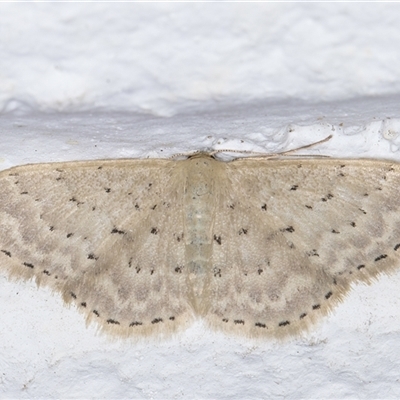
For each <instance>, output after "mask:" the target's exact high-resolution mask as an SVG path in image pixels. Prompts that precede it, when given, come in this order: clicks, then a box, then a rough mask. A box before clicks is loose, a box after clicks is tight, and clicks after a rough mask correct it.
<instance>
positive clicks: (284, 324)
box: [279, 321, 290, 326]
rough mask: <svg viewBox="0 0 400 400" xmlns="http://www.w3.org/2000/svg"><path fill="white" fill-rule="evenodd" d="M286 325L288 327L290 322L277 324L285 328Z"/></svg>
mask: <svg viewBox="0 0 400 400" xmlns="http://www.w3.org/2000/svg"><path fill="white" fill-rule="evenodd" d="M286 325H290V322H289V321H282V322H279V326H286Z"/></svg>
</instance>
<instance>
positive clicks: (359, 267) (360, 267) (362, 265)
mask: <svg viewBox="0 0 400 400" xmlns="http://www.w3.org/2000/svg"><path fill="white" fill-rule="evenodd" d="M363 268H365V265H364V264H361V265H359V266H358V267H357V269H358V270H360V269H363Z"/></svg>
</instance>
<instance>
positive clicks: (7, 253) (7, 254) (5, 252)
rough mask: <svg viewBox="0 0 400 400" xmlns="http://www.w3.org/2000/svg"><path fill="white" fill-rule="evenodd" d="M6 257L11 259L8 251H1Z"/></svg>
mask: <svg viewBox="0 0 400 400" xmlns="http://www.w3.org/2000/svg"><path fill="white" fill-rule="evenodd" d="M1 252H2V253H4V254H5V255H6V256H8V257H11V253H10V252H9V251H8V250H1Z"/></svg>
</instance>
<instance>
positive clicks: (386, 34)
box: [0, 3, 400, 399]
mask: <svg viewBox="0 0 400 400" xmlns="http://www.w3.org/2000/svg"><path fill="white" fill-rule="evenodd" d="M399 7H400V5H399V4H388V3H385V4H355V3H353V4H345V3H329V4H323V3H297V4H293V3H287V4H286V3H270V4H261V3H251V4H243V3H242V4H232V3H229V4H227V3H211V4H206V3H185V4H180V3H176V4H173V3H170V4H164V3H158V4H143V3H142V4H123V3H117V4H103V3H98V4H74V3H69V4H67V3H64V4H55V3H53V4H41V3H36V4H4V3H2V4H0V33H1V35H0V37H1V38H0V107H1V109H2V110H3V113H2V114H0V135H1V136H0V138H1V140H0V162H1V164H0V167H1V168H2V169H5V168H8V167H11V166H13V165H18V164H24V163H28V162H47V161H63V160H73V159H93V158H115V157H148V156H149V157H155V156H159V157H161V156H168V155H171V154H174V153H177V152H182V151H190V150H194V149H199V148H205V147H213V148H231V149H240V150H241V149H249V150H258V151H267V152H274V151H279V150H281V149H288V148H293V147H297V146H299V145H302V144H308V143H311V142H314V141H317V140H319V139H322V138H324V137H326V136H327V135H329V134H333V139H332V140H331V141H330V142H328V143H326V144H324V145H321V146H318V147H316V148H312V149H308V150H307V151H304V152H303V153H308V154H327V155H332V156H341V157H381V158H391V159H394V160H398V161H400V153H399V147H400V139H399V137H398V135H399V132H400V111H399V110H400V109H399V107H398V105H399V102H400V69H399V68H398V65H399V63H400V46H399V45H398V43H399V39H400V25H399V24H398V15H399V11H400V8H399ZM371 96H372V97H371ZM323 101H325V102H323ZM52 111H53V112H52ZM54 111H58V112H54ZM338 251H340V249H339V250H338ZM399 285H400V273H398V274H396V275H394V276H392V277H390V278H389V277H382V278H381V279H379V281H378V282H376V283H374V284H373V285H372V286H370V287H366V286H362V285H360V286H357V287H356V288H355V289H354V291H353V292H352V293H351V295H350V296H348V297H347V299H346V301H345V302H344V303H343V304H342V305H341V306H339V307H338V308H337V310H336V312H335V313H334V314H333V315H332V316H330V317H328V318H327V319H325V320H324V321H322V322H321V324H320V325H319V326H318V327H317V329H316V330H315V331H313V332H312V333H310V334H308V335H306V336H305V337H303V338H298V339H294V340H292V341H289V342H286V343H274V342H260V341H254V342H253V341H250V340H244V339H243V340H241V339H238V338H231V337H227V336H224V335H222V334H215V333H213V332H209V331H207V330H206V329H205V328H204V327H203V326H202V325H201V324H196V325H194V326H193V327H192V328H191V329H189V330H188V331H187V332H184V333H183V334H181V335H179V336H177V337H175V338H173V339H170V340H167V341H163V342H160V341H152V340H148V341H141V342H136V343H135V342H129V341H119V342H111V341H109V340H108V339H107V338H106V337H103V336H99V335H97V334H96V329H95V327H94V326H90V327H88V328H86V327H85V323H84V320H83V317H82V316H81V315H80V314H79V313H78V312H77V311H76V310H74V309H73V308H71V309H68V308H66V307H64V306H63V304H62V301H61V299H60V298H59V297H57V296H56V295H53V294H51V293H50V292H49V291H48V290H46V289H39V290H38V289H36V286H35V285H34V284H33V283H15V282H8V281H7V279H6V278H5V277H3V276H1V277H0V309H1V316H0V338H1V340H0V397H1V398H99V397H101V398H106V399H109V398H138V399H166V398H168V399H169V398H172V399H173V398H177V399H184V398H196V399H208V398H218V399H225V398H226V399H228V398H230V399H231V398H237V399H239V398H240V399H244V398H246V399H247V398H283V397H285V398H290V399H298V398H309V399H311V398H340V399H343V398H370V399H375V398H398V397H399V396H400V383H399V382H398V376H399V371H400V362H399V360H400V347H399V345H398V343H399V338H400V296H399V290H398V288H399Z"/></svg>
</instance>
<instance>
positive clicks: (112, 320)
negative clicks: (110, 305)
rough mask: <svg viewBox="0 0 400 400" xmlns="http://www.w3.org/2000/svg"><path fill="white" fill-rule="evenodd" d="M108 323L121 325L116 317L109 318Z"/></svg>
mask: <svg viewBox="0 0 400 400" xmlns="http://www.w3.org/2000/svg"><path fill="white" fill-rule="evenodd" d="M107 324H112V325H120V323H119V322H118V321H116V320H115V319H111V318H110V319H108V320H107Z"/></svg>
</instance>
